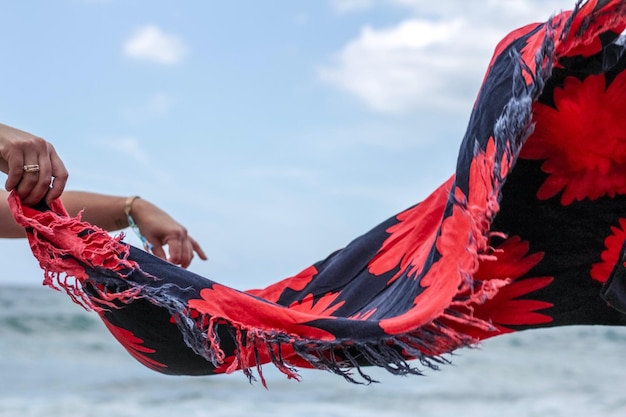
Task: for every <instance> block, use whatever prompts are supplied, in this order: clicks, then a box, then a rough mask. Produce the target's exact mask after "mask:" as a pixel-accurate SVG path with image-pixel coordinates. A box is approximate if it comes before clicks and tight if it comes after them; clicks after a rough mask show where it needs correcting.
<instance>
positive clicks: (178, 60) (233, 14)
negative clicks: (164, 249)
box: [0, 0, 575, 289]
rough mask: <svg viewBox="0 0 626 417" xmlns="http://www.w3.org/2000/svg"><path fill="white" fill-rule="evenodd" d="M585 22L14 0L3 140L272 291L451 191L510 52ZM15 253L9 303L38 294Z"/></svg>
mask: <svg viewBox="0 0 626 417" xmlns="http://www.w3.org/2000/svg"><path fill="white" fill-rule="evenodd" d="M574 3H575V0H507V1H501V0H447V1H445V2H443V1H437V2H431V1H424V0H299V1H293V0H291V1H284V0H275V1H271V2H268V1H265V2H261V1H252V0H249V1H241V0H230V1H211V0H206V1H200V0H197V1H191V0H181V1H178V2H172V1H167V0H127V1H122V0H56V1H54V2H52V1H48V0H27V1H17V0H13V1H11V0H0V4H1V5H2V7H1V10H2V25H0V57H1V58H0V63H1V65H0V123H4V124H8V125H11V126H14V127H16V128H19V129H21V130H25V131H28V132H31V133H33V134H36V135H38V136H41V137H43V138H45V139H46V140H48V141H50V142H52V143H53V144H54V146H55V148H56V150H57V152H58V153H59V155H60V156H61V158H62V159H63V161H64V163H65V165H66V167H67V169H68V171H69V172H70V178H69V181H68V185H67V189H72V190H88V191H93V192H100V193H105V194H113V195H123V196H127V195H140V196H141V197H142V198H145V199H147V200H149V201H151V202H153V203H155V204H156V205H158V206H159V207H161V208H162V209H164V210H165V211H167V212H168V213H169V214H170V215H171V216H172V217H174V218H175V219H176V220H177V221H178V222H180V223H181V224H183V225H184V226H185V227H186V228H187V229H188V231H189V234H190V235H191V236H193V237H194V238H196V240H198V241H199V242H200V243H201V245H202V246H203V248H204V249H205V251H206V253H207V255H208V256H209V260H208V261H206V262H204V261H200V260H199V259H198V258H196V259H194V261H193V262H192V264H191V266H190V268H189V269H190V270H192V271H194V272H196V273H198V274H200V275H203V276H205V277H207V278H211V279H213V280H215V281H218V282H220V283H222V284H225V285H228V286H231V287H234V288H237V289H249V288H256V287H263V286H266V285H268V284H270V283H272V282H275V281H277V280H279V279H282V278H285V277H287V276H291V275H294V274H296V273H298V272H299V271H300V270H302V269H304V268H305V267H307V266H309V265H310V264H312V263H314V262H316V261H318V260H321V259H323V258H325V257H326V256H327V255H329V254H330V253H331V252H333V251H334V250H336V249H339V248H341V247H344V246H345V245H346V244H348V243H349V242H350V241H351V240H352V239H354V238H356V237H358V236H359V235H361V234H363V233H365V232H367V231H368V230H369V229H371V228H372V227H374V226H376V225H377V224H379V223H380V222H382V221H384V220H386V219H387V218H389V217H391V216H393V215H394V214H396V213H398V212H400V211H402V210H404V209H406V208H408V207H409V206H411V205H413V204H416V203H418V202H420V201H421V200H423V199H424V198H425V197H426V196H427V195H428V194H429V193H430V192H432V191H433V190H434V189H435V188H436V187H437V186H438V185H439V184H441V183H443V182H444V181H445V180H446V179H447V178H448V177H449V176H450V175H452V174H453V172H454V167H455V163H456V156H457V152H458V147H459V144H460V142H461V140H462V138H463V135H464V133H465V128H466V125H467V121H468V119H469V114H470V110H471V107H472V104H473V102H474V99H475V97H476V93H477V91H478V88H479V86H480V83H481V82H482V79H483V76H484V73H485V70H486V68H487V64H488V62H489V60H490V58H491V55H492V53H493V50H494V48H495V46H496V44H497V42H498V41H499V40H500V39H501V38H503V37H504V36H505V35H506V34H507V33H509V32H510V31H512V30H514V29H516V28H518V27H521V26H524V25H526V24H528V23H532V22H537V21H545V20H546V19H548V18H549V17H550V16H551V15H552V14H554V13H555V12H558V11H561V10H567V9H571V8H572V7H573V6H574ZM3 182H4V179H3V178H1V177H0V184H1V183H3ZM0 221H2V220H0ZM125 233H126V238H125V239H126V241H128V242H130V243H131V244H134V245H137V246H140V244H139V242H138V240H137V239H136V238H135V237H134V235H133V234H132V232H131V231H128V230H126V231H125ZM0 245H1V246H0V250H1V251H2V252H3V253H4V255H3V256H4V262H3V265H4V268H3V270H2V273H0V285H2V284H24V285H40V284H41V282H42V279H43V273H42V271H41V270H40V269H39V267H38V265H37V263H36V261H35V259H34V258H33V256H32V254H31V253H30V251H29V248H28V244H27V242H26V241H25V240H8V239H5V240H0Z"/></svg>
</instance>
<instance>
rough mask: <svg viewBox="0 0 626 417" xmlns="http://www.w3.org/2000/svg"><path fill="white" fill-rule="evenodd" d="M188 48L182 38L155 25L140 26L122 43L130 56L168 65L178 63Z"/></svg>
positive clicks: (126, 53) (125, 51)
mask: <svg viewBox="0 0 626 417" xmlns="http://www.w3.org/2000/svg"><path fill="white" fill-rule="evenodd" d="M188 49H189V48H188V47H187V45H186V44H185V43H184V42H183V40H182V39H180V38H179V37H177V36H175V35H171V34H168V33H165V32H163V31H162V30H161V29H160V28H159V27H158V26H155V25H147V26H144V27H143V28H140V29H139V30H137V31H136V32H135V33H134V34H133V36H132V37H131V38H130V39H129V40H128V41H127V42H126V43H125V44H124V54H125V55H126V56H128V57H130V58H133V59H139V60H146V61H153V62H156V63H159V64H170V65H171V64H177V63H179V62H180V61H181V60H182V59H183V58H184V57H185V55H186V54H187V53H188Z"/></svg>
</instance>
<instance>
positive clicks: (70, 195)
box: [61, 191, 128, 231]
mask: <svg viewBox="0 0 626 417" xmlns="http://www.w3.org/2000/svg"><path fill="white" fill-rule="evenodd" d="M61 200H62V201H63V205H64V206H65V208H66V209H67V211H68V213H69V214H70V216H76V215H77V214H78V212H79V211H81V210H83V214H82V220H84V221H86V222H88V223H91V224H95V225H97V226H99V227H101V228H102V229H104V230H108V231H114V230H120V229H123V228H125V227H128V220H127V218H126V213H125V212H124V206H125V204H126V200H127V197H120V196H112V195H103V194H97V193H90V192H86V191H66V192H64V193H63V195H62V196H61Z"/></svg>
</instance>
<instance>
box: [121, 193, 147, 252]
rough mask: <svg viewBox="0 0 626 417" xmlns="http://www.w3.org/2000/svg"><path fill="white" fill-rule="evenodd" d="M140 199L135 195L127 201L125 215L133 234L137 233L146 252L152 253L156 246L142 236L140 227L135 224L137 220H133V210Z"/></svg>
mask: <svg viewBox="0 0 626 417" xmlns="http://www.w3.org/2000/svg"><path fill="white" fill-rule="evenodd" d="M138 198H141V197H139V196H138V195H133V196H130V197H128V198H127V199H126V203H124V213H125V214H126V218H127V219H128V226H129V227H130V228H131V229H133V232H135V234H136V235H137V237H138V238H139V240H140V241H141V243H142V244H143V248H144V249H145V250H146V252H152V248H153V247H154V245H152V243H150V242H148V239H146V237H145V236H144V235H142V234H141V230H139V226H137V223H135V219H133V216H132V215H131V214H130V212H131V210H132V209H133V203H134V202H135V200H136V199H138Z"/></svg>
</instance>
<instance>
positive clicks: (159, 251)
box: [152, 244, 167, 260]
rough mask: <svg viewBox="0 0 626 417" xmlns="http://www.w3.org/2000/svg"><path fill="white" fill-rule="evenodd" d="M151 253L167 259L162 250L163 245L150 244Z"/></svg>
mask: <svg viewBox="0 0 626 417" xmlns="http://www.w3.org/2000/svg"><path fill="white" fill-rule="evenodd" d="M152 254H153V255H155V256H158V257H159V258H161V259H164V260H167V257H166V256H165V251H164V250H163V246H161V245H160V244H153V245H152Z"/></svg>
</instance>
